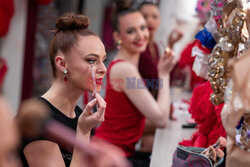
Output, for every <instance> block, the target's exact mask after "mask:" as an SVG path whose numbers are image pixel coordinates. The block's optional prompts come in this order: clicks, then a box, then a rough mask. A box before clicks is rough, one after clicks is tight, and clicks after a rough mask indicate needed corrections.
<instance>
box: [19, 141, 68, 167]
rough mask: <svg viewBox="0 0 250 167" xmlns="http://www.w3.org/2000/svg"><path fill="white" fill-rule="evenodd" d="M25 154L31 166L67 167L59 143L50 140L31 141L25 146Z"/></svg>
mask: <svg viewBox="0 0 250 167" xmlns="http://www.w3.org/2000/svg"><path fill="white" fill-rule="evenodd" d="M24 155H25V157H26V159H27V161H28V164H29V166H30V167H40V166H41V167H42V166H47V167H52V166H53V167H65V164H64V161H63V158H62V155H61V152H60V148H59V146H58V144H56V143H54V142H51V141H48V140H38V141H34V142H31V143H29V144H28V145H27V146H26V147H25V148H24Z"/></svg>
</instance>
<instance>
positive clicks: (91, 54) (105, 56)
mask: <svg viewBox="0 0 250 167" xmlns="http://www.w3.org/2000/svg"><path fill="white" fill-rule="evenodd" d="M87 56H95V57H97V58H99V57H100V56H99V55H97V54H94V53H90V54H87ZM103 58H104V59H106V58H107V55H104V56H103Z"/></svg>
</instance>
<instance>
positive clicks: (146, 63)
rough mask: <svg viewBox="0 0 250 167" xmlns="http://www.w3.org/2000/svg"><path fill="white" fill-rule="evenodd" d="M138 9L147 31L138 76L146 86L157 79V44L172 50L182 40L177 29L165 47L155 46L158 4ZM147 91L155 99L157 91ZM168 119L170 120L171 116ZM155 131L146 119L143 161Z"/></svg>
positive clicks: (158, 57)
mask: <svg viewBox="0 0 250 167" xmlns="http://www.w3.org/2000/svg"><path fill="white" fill-rule="evenodd" d="M138 9H139V11H140V12H141V13H142V15H143V17H144V18H145V20H146V23H147V27H148V30H149V42H148V45H147V48H146V50H145V51H144V52H143V53H142V54H141V56H140V59H139V65H138V68H139V72H140V75H141V76H142V78H144V79H146V84H148V83H147V82H151V81H152V80H158V79H159V77H158V68H157V67H158V63H159V59H160V57H161V56H160V55H161V52H160V49H159V46H158V44H161V45H163V47H166V46H168V47H169V48H171V49H173V48H174V44H175V42H177V41H179V40H180V39H181V38H182V35H183V34H182V32H181V31H180V30H179V29H178V28H175V29H174V30H173V31H172V32H171V34H170V35H169V38H168V40H167V41H166V42H167V45H166V44H165V41H164V42H163V41H160V43H159V42H158V44H157V42H155V34H156V32H157V29H158V27H159V25H160V21H161V18H160V17H161V16H160V11H159V2H156V1H145V2H142V3H140V4H139V7H138ZM165 45H166V46H165ZM155 84H156V83H155ZM154 86H155V85H154ZM148 89H149V91H150V93H151V94H152V96H153V97H154V98H155V99H157V96H158V89H154V88H152V87H148ZM170 118H172V115H171V114H170ZM155 129H156V126H155V125H154V124H153V123H152V122H151V121H149V120H148V119H146V123H145V129H144V133H143V136H142V138H141V140H140V142H139V143H140V152H141V156H144V157H145V161H146V160H148V161H150V156H151V152H152V148H153V141H154V133H155Z"/></svg>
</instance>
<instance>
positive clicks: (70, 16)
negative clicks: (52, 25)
mask: <svg viewBox="0 0 250 167" xmlns="http://www.w3.org/2000/svg"><path fill="white" fill-rule="evenodd" d="M88 26H89V19H88V18H87V17H86V16H84V15H80V14H74V13H67V14H64V15H62V16H60V17H59V18H58V19H57V20H56V30H57V31H73V30H82V29H87V28H88Z"/></svg>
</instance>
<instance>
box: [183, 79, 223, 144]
mask: <svg viewBox="0 0 250 167" xmlns="http://www.w3.org/2000/svg"><path fill="white" fill-rule="evenodd" d="M212 92H213V90H212V88H211V86H210V82H209V81H207V82H205V83H203V84H201V85H200V86H198V87H197V88H195V89H194V91H193V95H192V98H191V104H190V107H189V113H190V114H191V115H192V118H193V119H194V120H195V121H196V123H197V128H198V131H197V132H195V133H194V134H193V136H192V139H191V140H183V141H182V142H180V143H179V144H180V145H184V146H193V147H208V146H209V145H212V144H214V143H215V142H216V141H217V139H218V138H219V137H220V136H224V137H225V136H226V132H225V130H224V128H223V125H222V123H221V118H220V113H221V110H222V107H223V104H221V105H219V106H214V105H213V104H212V102H211V101H210V100H209V98H210V94H211V93H212Z"/></svg>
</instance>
